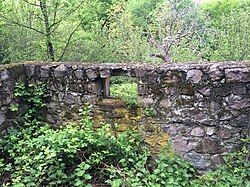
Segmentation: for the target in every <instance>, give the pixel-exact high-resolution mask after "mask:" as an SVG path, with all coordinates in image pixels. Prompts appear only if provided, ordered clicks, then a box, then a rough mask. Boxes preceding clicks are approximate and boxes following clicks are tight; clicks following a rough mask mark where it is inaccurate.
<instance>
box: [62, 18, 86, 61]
mask: <svg viewBox="0 0 250 187" xmlns="http://www.w3.org/2000/svg"><path fill="white" fill-rule="evenodd" d="M81 24H82V20H81V22H80V23H79V24H78V25H77V27H76V28H75V29H74V30H73V31H72V32H71V33H70V35H69V37H68V39H67V42H66V45H65V47H64V49H63V51H62V54H61V56H60V58H59V59H58V60H57V61H58V62H59V61H61V60H62V58H63V56H64V55H65V53H66V51H67V48H68V46H69V43H70V40H71V38H72V37H73V35H74V34H75V32H76V31H77V30H78V28H79V27H80V26H81Z"/></svg>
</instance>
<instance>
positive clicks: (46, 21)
mask: <svg viewBox="0 0 250 187" xmlns="http://www.w3.org/2000/svg"><path fill="white" fill-rule="evenodd" d="M40 8H41V11H42V14H43V17H44V24H45V33H46V35H45V36H46V43H47V50H48V56H49V58H50V59H51V60H52V61H53V62H54V61H55V51H54V46H53V43H52V40H51V30H50V25H49V16H48V12H47V4H46V0H40Z"/></svg>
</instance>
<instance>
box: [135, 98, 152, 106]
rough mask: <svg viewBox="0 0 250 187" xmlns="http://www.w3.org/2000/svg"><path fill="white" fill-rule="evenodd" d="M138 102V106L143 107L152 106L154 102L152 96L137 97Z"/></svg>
mask: <svg viewBox="0 0 250 187" xmlns="http://www.w3.org/2000/svg"><path fill="white" fill-rule="evenodd" d="M138 104H139V106H144V107H147V106H152V105H153V104H154V100H153V99H152V98H142V97H139V98H138Z"/></svg>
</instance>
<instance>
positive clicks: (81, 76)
mask: <svg viewBox="0 0 250 187" xmlns="http://www.w3.org/2000/svg"><path fill="white" fill-rule="evenodd" d="M75 76H76V78H77V79H79V80H82V79H83V70H80V69H79V70H76V71H75Z"/></svg>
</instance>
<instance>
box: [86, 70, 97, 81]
mask: <svg viewBox="0 0 250 187" xmlns="http://www.w3.org/2000/svg"><path fill="white" fill-rule="evenodd" d="M86 73H87V77H88V79H90V80H94V79H95V78H97V77H98V75H97V74H96V72H95V71H94V70H92V69H88V70H87V71H86Z"/></svg>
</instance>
